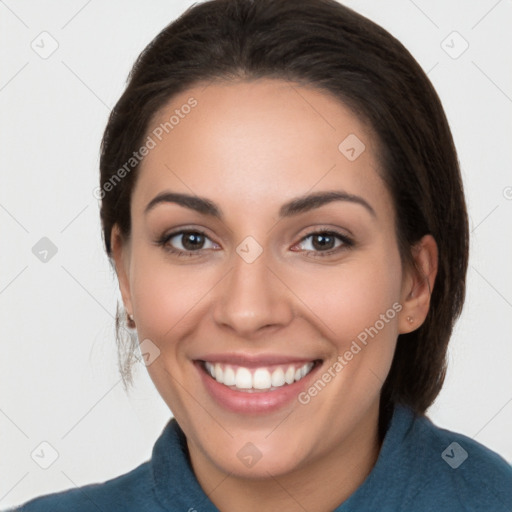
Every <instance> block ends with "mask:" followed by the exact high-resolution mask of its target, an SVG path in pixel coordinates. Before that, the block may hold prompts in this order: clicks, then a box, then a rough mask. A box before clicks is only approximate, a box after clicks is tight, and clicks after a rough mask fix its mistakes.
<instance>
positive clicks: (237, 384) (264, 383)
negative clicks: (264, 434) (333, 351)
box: [199, 359, 322, 393]
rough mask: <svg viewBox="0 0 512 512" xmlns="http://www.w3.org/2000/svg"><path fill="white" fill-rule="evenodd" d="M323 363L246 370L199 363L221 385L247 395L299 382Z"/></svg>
mask: <svg viewBox="0 0 512 512" xmlns="http://www.w3.org/2000/svg"><path fill="white" fill-rule="evenodd" d="M321 363H322V361H321V360H320V359H315V360H313V361H309V362H307V363H289V364H279V365H272V366H265V367H260V368H245V367H243V366H235V365H232V364H224V363H210V362H208V361H199V365H200V366H201V368H202V369H203V371H204V372H205V373H207V374H208V375H209V376H210V377H211V378H213V379H214V380H215V381H217V382H218V383H219V384H223V385H224V386H226V387H228V388H230V389H232V390H234V391H242V392H246V393H255V392H262V391H275V390H277V389H280V388H282V387H284V386H289V385H290V384H293V383H294V382H298V381H299V380H301V379H303V378H304V377H305V376H306V375H308V374H309V373H310V372H311V371H312V370H313V368H315V367H316V366H318V365H320V364H321Z"/></svg>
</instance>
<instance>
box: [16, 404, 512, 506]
mask: <svg viewBox="0 0 512 512" xmlns="http://www.w3.org/2000/svg"><path fill="white" fill-rule="evenodd" d="M13 510H16V511H18V512H101V511H103V512H164V511H180V512H213V511H218V509H217V508H216V507H215V505H214V504H213V503H212V502H211V501H210V499H209V498H208V496H207V495H206V494H205V493H204V491H203V490H202V488H201V486H200V485H199V483H198V481H197V479H196V477H195V475H194V472H193V470H192V467H191V465H190V461H189V458H188V449H187V443H186V438H185V435H184V433H183V431H182V430H181V428H180V427H179V425H178V423H177V422H176V420H175V419H174V418H173V419H171V420H170V421H169V423H168V424H167V425H166V427H165V429H164V430H163V432H162V434H161V435H160V437H159V438H158V440H157V441H156V443H155V445H154V447H153V452H152V457H151V459H150V460H149V461H147V462H144V463H143V464H141V465H140V466H138V467H137V468H135V469H134V470H132V471H130V472H129V473H126V474H124V475H122V476H119V477H117V478H113V479H111V480H108V481H106V482H103V483H96V484H89V485H85V486H82V487H79V488H74V489H71V490H68V491H62V492H58V493H53V494H49V495H45V496H41V497H38V498H35V499H33V500H31V501H29V502H27V503H25V504H24V505H22V506H20V507H18V508H15V509H13ZM433 510H435V511H436V512H458V511H460V512H462V511H464V512H469V511H475V512H476V511H478V512H511V511H512V467H511V466H510V465H509V464H508V463H507V462H506V461H505V460H504V459H503V458H502V457H500V456H499V455H498V454H496V453H494V452H493V451H491V450H489V449H488V448H486V447H484V446H483V445H481V444H479V443H477V442H476V441H474V440H473V439H471V438H469V437H466V436H464V435H462V434H458V433H455V432H451V431H449V430H445V429H441V428H439V427H437V426H436V425H434V424H433V423H432V422H431V421H430V420H429V419H428V418H427V417H426V416H416V415H415V414H414V413H413V412H412V410H410V409H409V408H406V407H403V406H396V407H395V409H394V411H393V416H392V418H391V422H390V425H389V427H388V430H387V432H386V434H385V437H384V442H383V444H382V447H381V450H380V453H379V457H378V459H377V462H376V464H375V466H374V467H373V469H372V471H371V472H370V474H369V475H368V477H367V478H366V479H365V481H364V482H363V483H362V484H361V485H360V486H359V488H358V489H357V490H356V491H355V492H354V493H353V494H352V495H351V496H350V497H349V498H348V499H347V500H346V501H345V502H344V503H342V504H340V505H339V506H338V507H337V508H336V509H335V511H334V512H356V511H357V512H371V511H378V512H397V511H407V512H411V511H412V512H423V511H425V512H427V511H428V512H432V511H433Z"/></svg>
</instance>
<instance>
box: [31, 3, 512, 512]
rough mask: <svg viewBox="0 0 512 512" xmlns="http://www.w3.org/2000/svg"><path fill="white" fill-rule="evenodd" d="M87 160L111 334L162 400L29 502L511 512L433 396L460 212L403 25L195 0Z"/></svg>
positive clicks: (441, 123) (456, 309) (505, 482)
mask: <svg viewBox="0 0 512 512" xmlns="http://www.w3.org/2000/svg"><path fill="white" fill-rule="evenodd" d="M100 168H101V178H100V188H99V190H98V197H100V199H101V219H102V226H103V233H104V240H105V248H106V252H107V254H108V256H109V257H110V258H111V260H112V261H113V263H114V265H115V269H116V273H117V276H118V279H119V286H120V289H121V294H122V297H123V302H124V310H125V311H124V312H123V313H122V314H120V317H119V319H118V320H119V325H118V329H119V336H120V337H122V336H123V333H124V332H125V327H124V325H123V323H124V320H125V319H126V322H127V328H128V329H132V330H135V329H136V333H137V337H138V339H139V340H140V349H141V354H142V357H143V358H144V361H145V364H146V365H147V368H148V372H149V374H150V376H151V379H152V380H153V382H154V384H155V386H156V388H157V389H158V391H159V393H160V394H161V396H162V398H163V399H164V401H165V402H166V403H167V405H168V406H169V408H170V410H171V411H172V413H173V415H174V419H172V420H171V421H170V422H169V424H168V425H167V426H166V428H165V430H164V432H163V433H162V435H161V437H160V438H159V439H158V441H157V442H156V444H155V447H154V449H153V455H152V458H151V460H150V461H148V462H145V463H144V464H142V465H140V466H139V467H137V468H136V469H134V470H133V471H131V472H129V473H127V474H126V475H122V476H120V477H118V478H115V479H113V480H109V481H107V482H104V483H102V484H94V485H89V486H85V487H82V488H80V489H74V490H70V491H65V492H61V493H57V494H52V495H49V496H44V497H40V498H37V499H35V500H33V501H31V502H29V503H27V504H25V505H24V506H22V507H21V510H24V511H28V512H31V511H42V510H52V511H56V510H73V511H86V510H87V511H89V510H97V509H99V510H108V511H116V510H119V511H121V510H123V511H131V510H133V511H136V510H137V511H140V510H151V511H160V510H162V511H163V510H189V511H194V510H197V511H205V510H221V511H223V512H230V511H235V510H237V511H238V510H243V511H256V510H280V511H295V510H308V511H318V512H320V511H332V510H336V511H340V512H341V511H352V510H354V511H355V510H358V511H363V510H364V511H368V510H380V511H396V510H415V511H423V510H431V509H432V508H433V507H434V506H435V507H436V508H437V509H438V510H446V511H448V510H450V511H454V510H493V511H505V510H511V509H512V469H511V468H510V467H509V466H508V465H507V463H506V462H505V461H504V460H503V459H502V458H501V457H500V456H498V455H497V454H495V453H493V452H491V451H490V450H489V449H487V448H485V447H484V446H482V445H480V444H478V443H476V442H475V441H473V440H471V439H469V438H467V437H465V436H463V435H461V434H457V433H454V432H449V431H446V430H442V429H440V428H438V427H436V426H434V425H433V424H432V423H431V422H430V420H429V419H428V418H427V417H426V416H425V412H426V410H427V409H428V407H429V406H430V405H431V404H432V402H433V401H434V399H435V397H436V396H437V394H438V393H439V391H440V389H441V386H442V384H443V379H444V374H445V357H446V349H447V344H448V341H449V338H450V335H451V332H452V328H453V325H454V322H455V320H456V318H457V317H458V315H459V314H460V311H461V308H462V305H463V300H464V291H465V275H466V268H467V261H468V223H467V214H466V207H465V200H464V194H463V187H462V181H461V177H460V171H459V167H458V162H457V156H456V151H455V148H454V145H453V140H452V137H451V133H450V130H449V127H448V123H447V121H446V118H445V115H444V112H443V109H442V106H441V104H440V101H439V99H438V97H437V95H436V93H435V91H434V89H433V88H432V85H431V84H430V82H429V80H428V79H427V77H426V76H425V74H424V72H423V71H422V70H421V68H420V67H419V65H418V64H417V63H416V62H415V60H414V59H413V58H412V57H411V55H410V54H409V53H408V52H407V51H406V50H405V49H404V47H403V46H402V45H401V44H400V43H399V42H398V41H397V40H396V39H394V38H393V37H392V36H391V35H389V34H388V33H387V32H386V31H384V30H383V29H382V28H380V27H378V26H377V25H375V24H374V23H372V22H371V21H369V20H367V19H365V18H364V17H362V16H360V15H358V14H356V13H355V12H353V11H351V10H350V9H347V8H345V7H343V6H341V5H339V4H338V3H336V2H335V1H333V0H301V1H300V2H292V1H286V0H257V1H251V0H213V1H209V2H205V3H202V4H199V5H195V6H194V7H192V8H191V9H189V10H188V11H187V12H186V13H185V14H184V15H183V16H182V17H181V18H179V19H178V20H177V21H175V22H174V23H172V24H171V25H169V26H168V27H167V28H166V29H164V30H163V31H162V32H161V33H160V34H159V35H158V36H157V37H156V38H155V40H154V41H153V42H152V43H151V44H150V45H149V46H148V47H147V48H146V49H145V51H144V52H143V53H142V54H141V56H140V57H139V59H138V60H137V62H136V63H135V66H134V68H133V70H132V73H131V75H130V80H129V83H128V86H127V88H126V91H125V92H124V94H123V95H122V97H121V98H120V100H119V101H118V103H117V105H116V106H115V108H114V110H113V112H112V114H111V116H110V119H109V122H108V125H107V127H106V130H105V134H104V138H103V144H102V156H101V163H100ZM132 348H133V347H130V346H128V347H127V350H126V353H125V354H122V355H123V357H124V363H123V364H122V369H123V372H124V376H125V379H126V381H127V382H129V380H130V373H129V370H130V363H131V360H132V359H133V357H134V356H133V350H132ZM121 349H123V345H122V344H121Z"/></svg>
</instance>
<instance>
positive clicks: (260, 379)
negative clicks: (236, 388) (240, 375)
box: [252, 368, 272, 389]
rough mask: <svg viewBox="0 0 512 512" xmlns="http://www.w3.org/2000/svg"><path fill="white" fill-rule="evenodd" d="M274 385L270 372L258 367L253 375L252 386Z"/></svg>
mask: <svg viewBox="0 0 512 512" xmlns="http://www.w3.org/2000/svg"><path fill="white" fill-rule="evenodd" d="M270 386H272V378H271V377H270V372H269V371H268V370H265V369H263V368H258V369H257V370H256V371H255V372H254V375H253V377H252V387H253V388H254V389H268V388H269V387H270Z"/></svg>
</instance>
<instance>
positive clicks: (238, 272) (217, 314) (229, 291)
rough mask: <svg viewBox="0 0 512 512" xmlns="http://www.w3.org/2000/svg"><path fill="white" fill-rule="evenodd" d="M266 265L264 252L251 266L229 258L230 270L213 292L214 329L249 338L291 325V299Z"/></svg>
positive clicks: (235, 258)
mask: <svg viewBox="0 0 512 512" xmlns="http://www.w3.org/2000/svg"><path fill="white" fill-rule="evenodd" d="M270 263H271V262H269V261H268V258H267V257H266V254H265V251H263V253H262V254H261V256H259V257H258V258H257V259H256V260H255V261H253V262H252V263H248V262H247V261H245V260H244V259H243V258H242V257H240V256H239V255H238V254H234V255H233V266H232V267H231V270H230V272H229V273H228V275H227V276H226V277H225V278H224V279H223V280H222V285H221V286H219V287H217V290H216V293H217V295H216V297H215V299H216V300H215V305H214V308H213V317H214V320H215V322H216V323H217V325H219V326H221V327H223V328H224V329H230V330H232V331H233V332H236V333H237V335H239V336H241V337H245V338H251V337H254V336H257V335H258V333H260V332H262V331H265V332H267V331H268V329H270V328H275V329H276V328H279V327H284V326H286V325H288V324H289V323H290V322H291V320H292V318H293V305H292V297H293V295H292V294H291V292H290V290H289V289H288V288H287V286H286V283H285V280H284V279H283V277H282V276H280V275H279V272H278V271H277V270H275V269H273V268H271V266H270V265H269V264H270Z"/></svg>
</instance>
